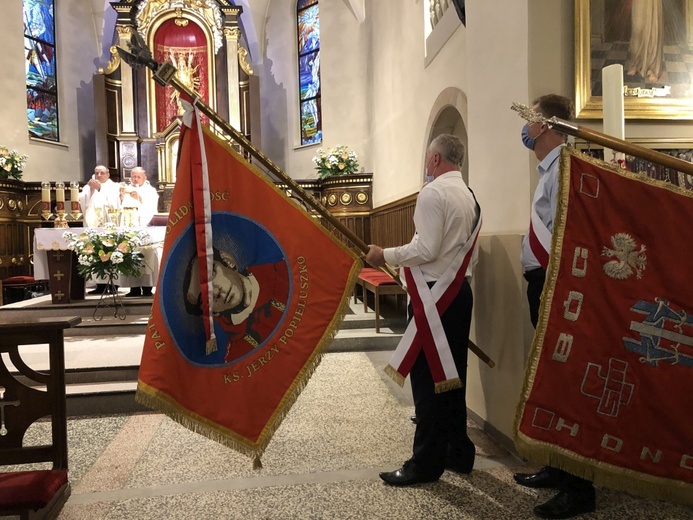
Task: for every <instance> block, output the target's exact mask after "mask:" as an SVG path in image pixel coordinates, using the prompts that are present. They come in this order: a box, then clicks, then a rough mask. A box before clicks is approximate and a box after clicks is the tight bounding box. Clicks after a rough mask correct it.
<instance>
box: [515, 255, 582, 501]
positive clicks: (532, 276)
mask: <svg viewBox="0 0 693 520" xmlns="http://www.w3.org/2000/svg"><path fill="white" fill-rule="evenodd" d="M524 277H525V280H527V300H528V301H529V316H530V319H531V320H532V325H534V328H535V329H536V328H537V322H538V321H539V304H540V303H541V292H542V291H543V290H544V282H545V280H546V270H545V269H542V268H539V269H533V270H531V271H527V272H526V273H525V274H524ZM545 469H546V471H547V472H548V473H549V474H551V476H552V477H553V478H554V479H555V480H556V482H557V486H556V487H557V488H558V489H559V490H560V491H565V492H566V493H569V494H571V495H574V496H576V497H579V498H584V499H593V498H594V485H593V484H592V482H590V481H589V480H585V479H584V478H580V477H576V476H575V475H571V474H570V473H568V472H566V471H563V470H562V469H558V468H554V467H551V466H546V468H545Z"/></svg>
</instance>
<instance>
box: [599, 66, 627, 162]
mask: <svg viewBox="0 0 693 520" xmlns="http://www.w3.org/2000/svg"><path fill="white" fill-rule="evenodd" d="M602 85H603V87H602V102H603V103H602V104H603V108H602V111H603V112H604V116H603V117H604V133H605V134H607V135H610V136H613V137H616V138H618V139H624V135H625V133H626V131H625V123H624V119H623V116H624V111H623V65H621V64H618V63H615V64H613V65H609V66H608V67H604V68H603V69H602ZM621 155H623V154H621V153H620V152H614V151H613V150H611V149H608V148H604V160H605V161H606V162H611V161H612V159H613V162H618V160H619V159H620V158H621V157H619V156H621Z"/></svg>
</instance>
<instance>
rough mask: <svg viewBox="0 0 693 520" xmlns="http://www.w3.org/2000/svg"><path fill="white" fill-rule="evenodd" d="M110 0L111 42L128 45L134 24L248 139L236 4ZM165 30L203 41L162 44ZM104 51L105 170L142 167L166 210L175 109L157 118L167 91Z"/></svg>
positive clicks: (246, 73) (121, 173) (245, 73)
mask: <svg viewBox="0 0 693 520" xmlns="http://www.w3.org/2000/svg"><path fill="white" fill-rule="evenodd" d="M111 6H112V7H113V8H114V9H115V11H116V13H117V20H116V27H115V30H116V33H117V45H119V46H121V47H123V48H125V49H127V48H128V42H129V40H130V37H131V35H132V33H133V31H138V32H139V33H140V35H141V36H142V37H143V38H144V40H145V41H146V42H147V46H148V47H149V48H150V49H151V50H152V54H153V55H154V58H155V59H157V60H158V61H163V60H164V59H166V60H167V61H175V63H174V65H175V66H177V67H178V68H179V69H180V77H181V80H182V81H184V82H185V81H186V80H187V81H189V82H190V85H189V86H191V87H193V88H195V89H196V90H197V91H198V92H200V93H201V97H203V98H204V99H205V100H206V102H207V103H208V104H209V105H210V106H212V107H213V108H214V109H215V110H216V111H217V112H218V113H219V114H220V115H221V116H222V117H224V118H225V119H227V120H228V121H229V122H230V123H231V124H232V125H233V126H234V127H235V128H238V129H239V130H240V131H241V132H242V133H243V134H244V135H246V137H248V138H250V134H251V132H250V120H251V118H250V116H249V109H250V108H249V90H250V85H251V83H253V82H250V81H249V79H250V76H251V75H252V68H251V67H250V65H249V64H248V62H247V56H248V51H247V49H246V48H245V47H247V45H245V46H244V42H245V40H244V37H243V34H242V32H241V30H240V28H239V24H238V19H239V16H240V14H241V12H242V7H240V6H236V5H234V4H233V3H231V1H230V0H120V1H116V2H111ZM160 31H161V32H160ZM166 31H168V32H169V33H176V34H177V35H178V36H180V34H183V35H185V33H186V31H188V32H189V33H190V34H193V33H194V34H197V35H198V36H199V35H200V34H201V35H203V37H202V38H201V39H202V40H203V41H202V46H199V45H197V46H196V47H195V48H193V47H191V48H187V47H183V46H181V47H180V48H174V47H170V46H168V47H167V46H165V45H162V44H161V34H162V32H166ZM157 34H158V35H159V37H158V38H157ZM179 39H180V38H179ZM188 39H189V40H191V41H192V40H193V39H194V37H189V38H188ZM157 46H158V47H157ZM155 47H156V48H159V49H163V48H165V52H163V53H162V52H159V53H158V55H157V52H155ZM111 55H112V58H111V61H110V62H109V63H108V64H107V65H106V66H105V67H103V68H102V69H100V70H99V73H100V74H102V75H104V77H105V94H106V96H105V99H106V107H105V112H106V141H107V143H108V166H109V169H110V170H111V176H112V177H113V178H114V179H124V178H127V177H128V176H129V172H130V170H131V169H132V168H134V167H135V166H143V167H144V168H145V169H146V170H147V172H148V173H149V180H150V182H151V183H152V184H153V185H158V187H159V189H160V191H163V192H164V196H163V197H161V201H162V206H163V207H162V208H160V209H162V210H164V211H166V210H167V209H168V208H167V207H166V203H167V200H170V199H169V197H168V195H170V189H171V188H172V186H173V184H174V183H175V163H176V155H177V148H178V134H179V127H180V118H177V117H175V114H173V116H174V117H166V118H162V115H161V109H162V103H168V102H169V99H168V97H169V95H170V94H171V93H169V92H166V91H164V90H163V89H162V88H161V87H156V86H155V83H154V82H153V81H152V79H151V76H152V73H151V71H149V70H146V69H138V70H133V69H131V68H130V67H129V66H128V65H127V64H125V63H124V62H122V61H121V60H120V59H119V57H118V55H117V52H116V50H115V46H114V47H113V48H112V49H111ZM186 78H187V79H186ZM253 84H254V83H253ZM162 93H164V94H163V95H162ZM157 110H159V116H158V120H157ZM169 112H170V109H169ZM170 115H171V114H170V113H168V114H167V116H170ZM162 121H163V123H162Z"/></svg>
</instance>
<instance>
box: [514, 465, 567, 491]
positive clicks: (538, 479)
mask: <svg viewBox="0 0 693 520" xmlns="http://www.w3.org/2000/svg"><path fill="white" fill-rule="evenodd" d="M513 478H514V479H515V482H517V483H518V484H520V485H521V486H525V487H528V488H551V487H556V486H557V485H558V482H557V480H556V478H555V477H554V476H553V475H552V474H551V473H550V472H549V471H548V470H547V469H546V468H543V469H541V470H540V471H538V472H537V473H515V474H514V475H513Z"/></svg>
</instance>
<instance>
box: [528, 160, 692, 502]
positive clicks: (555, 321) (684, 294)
mask: <svg viewBox="0 0 693 520" xmlns="http://www.w3.org/2000/svg"><path fill="white" fill-rule="evenodd" d="M560 182H561V187H560V190H561V191H560V194H559V202H558V210H557V216H556V223H555V226H554V236H553V244H552V251H551V258H550V263H549V268H548V272H547V278H546V285H545V287H544V292H543V295H542V304H541V310H540V317H539V324H538V326H537V330H536V334H535V336H534V343H533V345H532V351H531V354H530V359H529V364H528V372H527V376H526V381H525V386H524V389H523V394H522V397H521V402H520V406H519V409H518V417H517V420H516V430H517V431H516V444H517V448H518V451H519V452H520V453H521V454H522V455H524V456H525V457H527V458H528V459H530V460H532V461H534V462H537V463H542V464H550V465H552V466H555V467H559V468H563V469H565V470H567V471H569V472H570V473H573V474H575V475H578V476H581V477H583V478H587V479H590V480H593V481H594V482H595V483H596V484H598V485H600V484H601V485H605V486H609V487H614V488H618V489H623V490H627V491H631V492H634V493H638V494H642V495H646V496H652V497H657V498H664V499H670V500H675V501H679V502H683V503H692V502H693V485H692V484H693V420H691V417H690V414H691V410H692V409H693V276H692V275H691V265H692V260H691V257H692V255H693V226H691V222H693V192H691V191H688V190H685V189H682V188H679V187H677V186H674V185H672V184H668V183H665V182H662V181H656V180H653V179H650V178H648V177H646V176H644V175H637V174H633V173H630V172H627V171H625V170H622V169H614V168H612V167H611V166H610V165H608V164H606V163H604V162H601V161H597V160H594V159H591V158H588V157H586V156H583V155H582V154H580V153H579V152H576V151H574V150H569V149H566V150H565V151H564V152H562V156H561V181H560Z"/></svg>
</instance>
